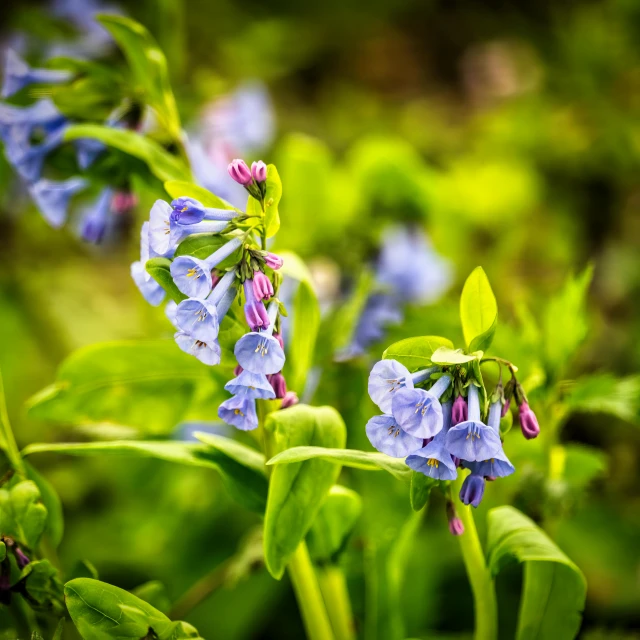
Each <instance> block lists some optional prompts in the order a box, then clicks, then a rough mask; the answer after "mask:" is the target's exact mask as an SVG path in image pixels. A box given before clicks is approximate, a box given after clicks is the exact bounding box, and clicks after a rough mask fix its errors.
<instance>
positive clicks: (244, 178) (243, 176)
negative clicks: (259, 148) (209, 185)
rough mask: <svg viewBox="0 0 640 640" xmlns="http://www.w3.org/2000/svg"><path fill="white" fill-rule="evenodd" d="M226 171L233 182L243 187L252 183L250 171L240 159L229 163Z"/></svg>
mask: <svg viewBox="0 0 640 640" xmlns="http://www.w3.org/2000/svg"><path fill="white" fill-rule="evenodd" d="M227 171H228V172H229V175H230V176H231V178H232V179H233V180H235V181H236V182H237V183H238V184H241V185H243V186H245V187H246V186H247V185H249V184H251V183H252V182H253V178H252V176H251V171H250V170H249V167H248V166H247V163H246V162H245V161H244V160H241V159H240V158H236V159H235V160H232V161H231V162H230V163H229V167H228V168H227Z"/></svg>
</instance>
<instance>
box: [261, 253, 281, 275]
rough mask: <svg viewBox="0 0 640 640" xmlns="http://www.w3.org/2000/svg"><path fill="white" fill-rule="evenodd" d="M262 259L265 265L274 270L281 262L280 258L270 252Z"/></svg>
mask: <svg viewBox="0 0 640 640" xmlns="http://www.w3.org/2000/svg"><path fill="white" fill-rule="evenodd" d="M264 261H265V263H266V265H267V267H269V268H270V269H273V270H274V271H275V270H276V269H279V268H280V267H281V266H282V264H283V262H282V258H281V257H280V256H277V255H276V254H275V253H271V252H269V253H267V255H266V256H265V257H264Z"/></svg>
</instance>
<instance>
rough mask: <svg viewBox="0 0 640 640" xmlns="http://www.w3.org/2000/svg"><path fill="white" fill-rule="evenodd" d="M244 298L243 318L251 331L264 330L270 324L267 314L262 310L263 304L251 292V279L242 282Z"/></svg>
mask: <svg viewBox="0 0 640 640" xmlns="http://www.w3.org/2000/svg"><path fill="white" fill-rule="evenodd" d="M244 296H245V298H246V300H247V301H246V303H245V305H244V317H245V318H246V320H247V324H248V325H249V327H250V328H251V331H258V329H266V328H267V327H268V326H269V324H270V323H271V321H270V320H269V314H268V313H267V310H266V309H265V308H264V302H262V300H258V299H257V298H256V295H255V293H254V291H253V280H251V279H248V280H245V281H244Z"/></svg>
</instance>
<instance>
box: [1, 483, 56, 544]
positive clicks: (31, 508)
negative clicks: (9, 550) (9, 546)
mask: <svg viewBox="0 0 640 640" xmlns="http://www.w3.org/2000/svg"><path fill="white" fill-rule="evenodd" d="M46 522H47V508H46V507H45V506H44V505H43V504H42V501H41V499H40V491H38V487H37V486H36V483H35V482H32V481H31V480H24V481H22V482H18V483H16V484H13V485H5V486H3V487H2V488H0V531H2V535H4V536H10V537H11V538H14V539H15V540H16V541H18V542H19V543H20V544H21V545H23V546H26V547H28V548H29V549H31V550H34V549H36V548H37V546H38V542H39V541H40V536H41V535H42V532H43V531H44V528H45V526H46Z"/></svg>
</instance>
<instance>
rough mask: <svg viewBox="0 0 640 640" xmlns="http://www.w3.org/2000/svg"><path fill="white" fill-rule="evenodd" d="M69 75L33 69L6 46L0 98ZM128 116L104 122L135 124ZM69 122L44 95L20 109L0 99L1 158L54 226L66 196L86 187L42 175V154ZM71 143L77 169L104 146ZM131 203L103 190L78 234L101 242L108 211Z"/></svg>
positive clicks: (58, 142)
mask: <svg viewBox="0 0 640 640" xmlns="http://www.w3.org/2000/svg"><path fill="white" fill-rule="evenodd" d="M72 79H73V74H72V73H70V72H69V71H61V70H54V69H33V68H31V67H30V66H29V65H28V64H27V63H26V62H24V61H23V60H22V59H21V58H20V57H18V55H17V54H15V53H14V52H13V51H11V50H10V51H8V52H7V55H6V62H5V73H4V79H3V84H2V97H3V98H9V97H12V96H14V95H15V94H16V93H18V92H20V91H21V90H22V89H24V88H25V87H29V86H31V85H33V84H38V85H48V86H53V85H58V84H64V83H67V82H69V81H71V80H72ZM130 115H131V114H129V115H128V116H127V117H123V116H114V117H112V118H110V119H109V120H108V121H107V125H108V126H114V127H115V126H135V122H134V123H132V122H131V117H130ZM70 124H71V122H70V121H69V119H68V118H66V117H65V116H64V115H63V114H62V113H60V111H58V109H57V108H56V106H55V105H54V103H53V102H52V101H51V100H50V99H48V98H43V99H40V100H37V101H36V102H34V103H32V104H30V105H28V106H26V107H20V106H15V105H12V104H8V103H0V139H2V141H3V143H4V150H5V155H6V157H7V160H8V161H9V163H10V164H11V165H12V166H13V167H14V169H15V170H16V172H17V173H18V175H19V176H20V177H21V178H22V179H23V180H24V183H25V185H26V188H27V190H28V192H29V194H30V195H31V197H32V199H33V201H34V202H35V204H36V206H37V207H38V209H39V210H40V212H41V214H42V216H43V217H44V218H45V219H46V220H47V222H48V223H49V224H50V225H51V226H53V227H56V228H57V227H61V226H62V225H63V224H64V223H65V222H66V220H67V217H68V209H69V204H70V201H71V199H72V198H73V197H74V196H75V195H76V194H77V193H78V192H80V191H82V190H83V189H85V188H86V187H87V186H88V184H87V182H86V181H85V180H84V179H82V178H80V177H78V176H77V175H74V176H71V177H69V178H67V179H65V180H52V179H49V178H47V177H45V176H44V175H43V174H44V165H45V162H46V160H47V158H48V156H49V155H50V154H52V153H53V152H55V151H56V150H57V149H59V148H60V147H61V146H62V145H63V143H64V135H65V132H66V130H67V128H68V126H69V125H70ZM73 145H74V147H75V153H76V161H77V165H78V173H79V172H80V171H83V170H86V169H88V168H89V167H90V166H91V165H92V164H93V163H94V161H95V160H96V158H97V157H98V156H99V155H100V154H101V153H102V152H103V151H104V150H105V148H106V147H105V146H104V145H103V144H102V143H101V142H98V141H96V140H91V139H79V140H75V141H74V142H73ZM133 206H135V198H134V196H133V195H132V194H131V193H130V192H129V191H128V190H127V189H124V190H120V191H116V190H114V189H112V188H109V187H106V188H104V189H103V190H102V191H101V193H100V194H99V195H98V197H97V198H96V200H95V201H94V202H93V203H92V204H91V205H90V206H88V207H85V208H84V210H83V211H82V214H81V219H80V228H79V233H80V235H81V237H82V238H83V239H84V240H86V241H87V242H92V243H99V242H101V241H102V239H103V237H104V236H105V233H106V231H107V229H108V225H109V222H110V219H111V217H112V215H118V214H123V213H126V212H128V211H129V210H131V209H132V208H133Z"/></svg>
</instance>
